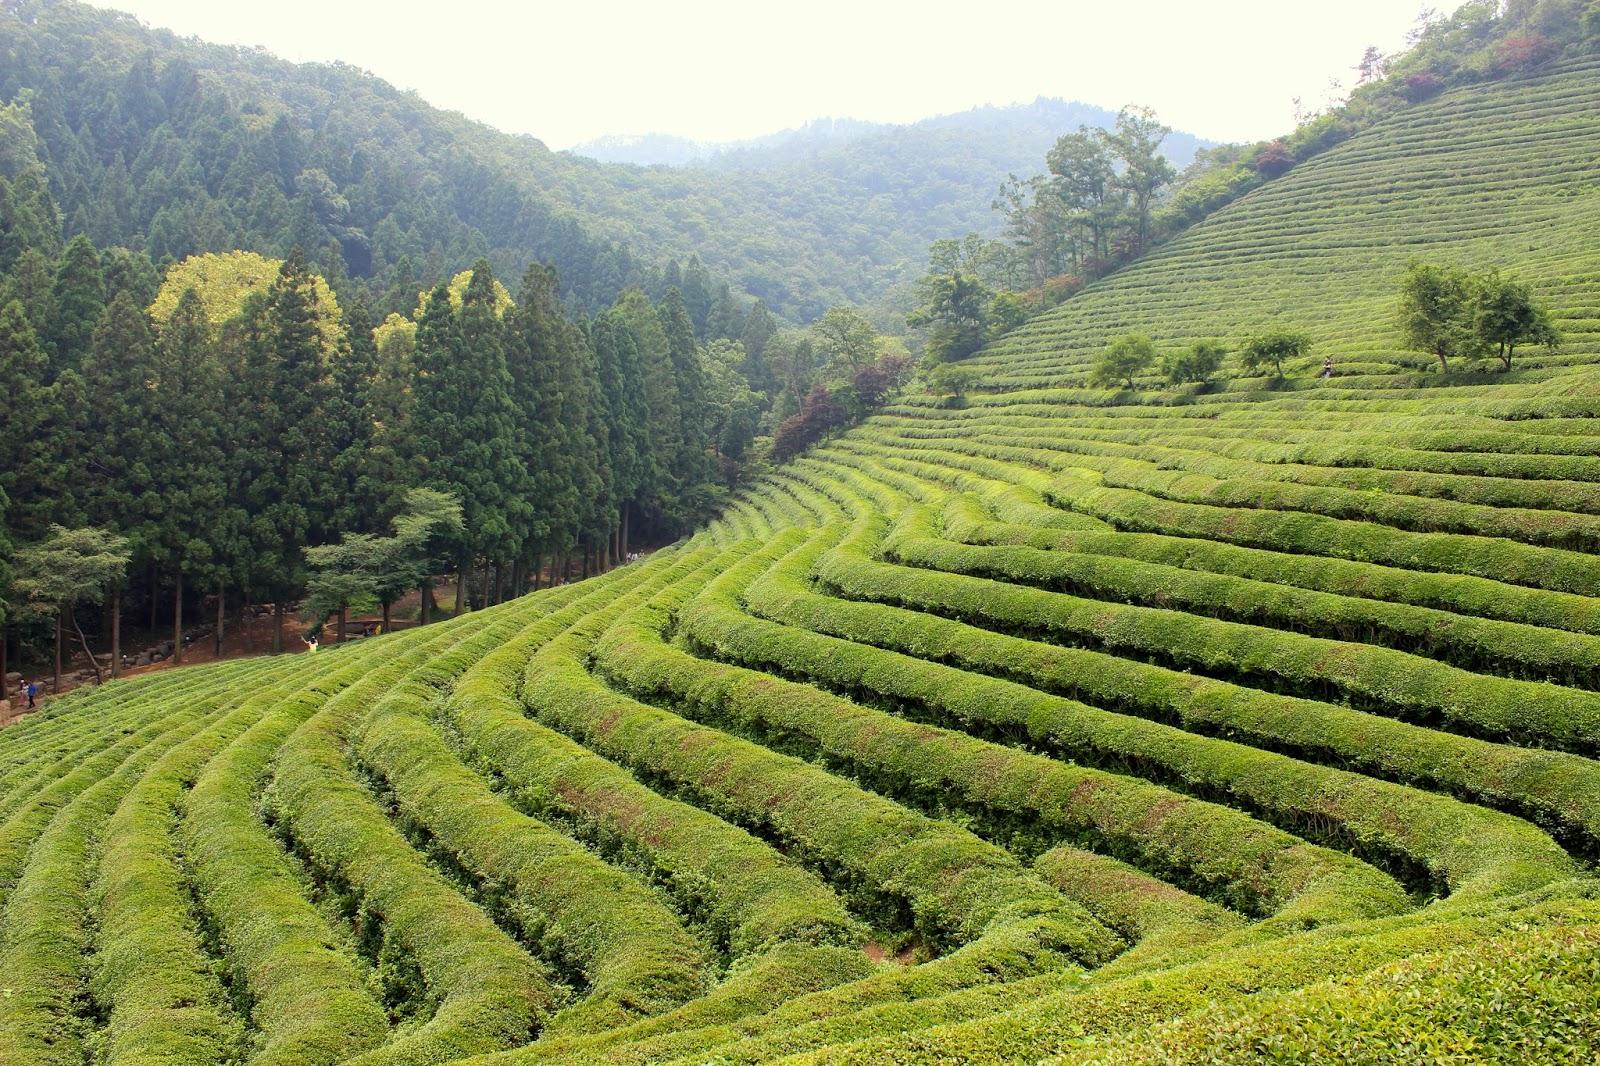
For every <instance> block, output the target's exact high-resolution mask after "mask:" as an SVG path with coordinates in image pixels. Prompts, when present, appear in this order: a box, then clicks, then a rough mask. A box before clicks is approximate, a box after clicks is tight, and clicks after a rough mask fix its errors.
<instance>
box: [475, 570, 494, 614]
mask: <svg viewBox="0 0 1600 1066" xmlns="http://www.w3.org/2000/svg"><path fill="white" fill-rule="evenodd" d="M480 587H481V588H482V589H483V596H482V598H480V599H479V601H478V602H479V603H481V604H482V605H483V606H485V607H492V606H494V601H493V600H491V599H490V598H489V596H490V595H491V593H492V592H493V590H494V566H493V564H491V563H484V564H483V584H482V585H481V586H480Z"/></svg>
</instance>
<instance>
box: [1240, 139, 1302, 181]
mask: <svg viewBox="0 0 1600 1066" xmlns="http://www.w3.org/2000/svg"><path fill="white" fill-rule="evenodd" d="M1295 162H1296V160H1295V158H1294V153H1293V152H1291V151H1290V150H1289V146H1288V145H1287V144H1284V143H1283V141H1281V140H1277V141H1273V142H1272V143H1271V144H1267V145H1264V146H1263V147H1262V149H1261V151H1259V152H1257V153H1256V158H1255V160H1254V162H1252V163H1251V166H1253V167H1255V169H1256V173H1258V174H1263V175H1265V176H1267V177H1269V178H1275V177H1277V176H1278V175H1279V174H1283V173H1286V172H1287V171H1288V170H1289V168H1290V167H1292V166H1294V165H1295Z"/></svg>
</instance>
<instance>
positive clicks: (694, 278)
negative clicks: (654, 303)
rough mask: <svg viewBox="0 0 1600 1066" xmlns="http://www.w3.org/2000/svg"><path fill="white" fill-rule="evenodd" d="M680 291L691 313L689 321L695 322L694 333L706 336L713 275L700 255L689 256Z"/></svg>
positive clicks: (685, 305)
mask: <svg viewBox="0 0 1600 1066" xmlns="http://www.w3.org/2000/svg"><path fill="white" fill-rule="evenodd" d="M668 291H669V292H670V291H671V290H668ZM679 292H680V295H681V298H682V300H683V304H684V307H685V309H686V310H687V311H688V313H689V321H690V322H691V323H693V326H694V335H695V336H696V337H704V336H706V327H707V325H708V323H709V321H710V318H711V301H712V294H711V275H710V274H709V273H708V272H707V271H706V268H705V267H704V266H702V265H701V264H700V257H699V256H697V255H691V256H689V263H688V265H687V266H685V267H684V268H683V285H682V287H681V289H680V290H679Z"/></svg>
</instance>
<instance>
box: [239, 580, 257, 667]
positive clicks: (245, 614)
mask: <svg viewBox="0 0 1600 1066" xmlns="http://www.w3.org/2000/svg"><path fill="white" fill-rule="evenodd" d="M239 634H240V636H242V637H244V650H245V651H247V652H250V653H251V654H254V653H255V650H256V645H255V641H254V640H253V639H251V636H250V594H249V593H248V592H247V593H245V597H244V602H243V603H241V604H239Z"/></svg>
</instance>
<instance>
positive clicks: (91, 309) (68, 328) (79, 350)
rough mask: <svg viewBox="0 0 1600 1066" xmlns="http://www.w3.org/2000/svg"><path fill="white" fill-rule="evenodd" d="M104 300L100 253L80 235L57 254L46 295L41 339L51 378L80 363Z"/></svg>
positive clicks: (98, 319) (104, 287)
mask: <svg viewBox="0 0 1600 1066" xmlns="http://www.w3.org/2000/svg"><path fill="white" fill-rule="evenodd" d="M105 299H106V279H105V276H104V275H103V274H102V273H101V272H100V253H99V252H97V251H95V248H94V245H93V244H92V243H90V241H89V238H88V237H85V236H84V235H83V234H81V233H80V234H78V236H76V237H74V238H72V240H71V241H69V242H68V243H67V248H66V251H64V252H63V253H61V264H60V266H59V267H57V269H56V277H55V284H54V286H53V287H52V289H51V293H50V318H49V322H48V323H47V324H46V326H45V328H44V340H45V347H46V349H47V350H48V351H49V353H50V370H51V377H52V378H55V377H59V376H60V375H61V374H62V373H63V372H64V371H66V370H69V369H75V368H76V367H77V366H78V365H79V364H80V363H81V362H82V361H83V357H84V355H85V353H87V352H88V350H89V342H90V340H91V339H92V338H93V336H94V331H95V327H96V325H98V324H99V321H100V312H101V311H102V310H103V309H104V308H105Z"/></svg>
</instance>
